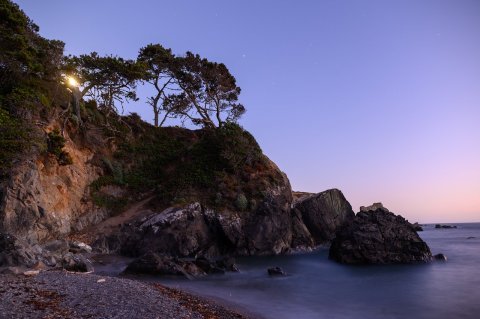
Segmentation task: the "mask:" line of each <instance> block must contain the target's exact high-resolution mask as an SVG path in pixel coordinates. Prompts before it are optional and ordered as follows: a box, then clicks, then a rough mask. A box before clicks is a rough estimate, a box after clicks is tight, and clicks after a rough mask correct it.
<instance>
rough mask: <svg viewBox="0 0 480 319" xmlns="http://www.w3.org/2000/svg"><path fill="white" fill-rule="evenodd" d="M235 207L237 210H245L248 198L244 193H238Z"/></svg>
mask: <svg viewBox="0 0 480 319" xmlns="http://www.w3.org/2000/svg"><path fill="white" fill-rule="evenodd" d="M235 207H237V209H238V210H239V211H245V210H247V208H248V200H247V197H245V195H244V194H238V195H237V199H236V200H235Z"/></svg>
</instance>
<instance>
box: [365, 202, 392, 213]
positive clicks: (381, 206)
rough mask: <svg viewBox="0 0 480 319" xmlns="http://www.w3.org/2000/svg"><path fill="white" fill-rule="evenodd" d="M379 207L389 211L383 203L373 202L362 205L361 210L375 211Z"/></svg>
mask: <svg viewBox="0 0 480 319" xmlns="http://www.w3.org/2000/svg"><path fill="white" fill-rule="evenodd" d="M377 209H381V210H383V211H386V212H388V211H389V210H388V209H387V208H385V207H384V206H383V204H382V203H373V204H372V205H370V206H360V211H361V212H368V211H371V210H373V211H374V210H377Z"/></svg>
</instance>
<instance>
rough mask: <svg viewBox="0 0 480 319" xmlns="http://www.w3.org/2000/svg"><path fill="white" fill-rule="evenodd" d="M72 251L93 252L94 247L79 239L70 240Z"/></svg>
mask: <svg viewBox="0 0 480 319" xmlns="http://www.w3.org/2000/svg"><path fill="white" fill-rule="evenodd" d="M69 250H70V251H71V252H73V253H87V254H89V253H91V252H92V247H90V246H89V245H87V244H85V243H82V242H79V241H73V242H70V249H69Z"/></svg>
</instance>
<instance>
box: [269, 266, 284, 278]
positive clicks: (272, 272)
mask: <svg viewBox="0 0 480 319" xmlns="http://www.w3.org/2000/svg"><path fill="white" fill-rule="evenodd" d="M267 273H268V275H269V276H286V275H287V273H286V272H285V271H283V269H282V268H280V267H278V266H277V267H271V268H268V269H267Z"/></svg>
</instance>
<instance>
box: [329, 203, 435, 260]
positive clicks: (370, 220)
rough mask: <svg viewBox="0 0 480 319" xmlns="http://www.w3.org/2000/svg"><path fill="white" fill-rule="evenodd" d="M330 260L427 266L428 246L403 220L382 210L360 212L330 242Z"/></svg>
mask: <svg viewBox="0 0 480 319" xmlns="http://www.w3.org/2000/svg"><path fill="white" fill-rule="evenodd" d="M329 257H330V258H331V259H333V260H336V261H338V262H341V263H346V264H393V263H412V262H427V261H430V260H431V259H432V254H431V252H430V249H429V247H428V246H427V244H426V243H425V242H424V241H423V240H422V239H421V238H420V237H419V236H418V234H417V233H416V232H415V231H414V230H413V228H412V226H411V224H410V223H409V222H408V221H406V220H405V219H404V218H403V217H401V216H399V215H398V216H397V215H394V214H393V213H390V212H388V211H387V210H386V209H385V208H377V209H376V210H373V211H372V210H369V211H361V212H359V213H358V214H357V215H356V216H355V218H354V219H353V221H352V222H351V223H349V224H347V225H345V227H343V228H342V229H341V230H340V231H339V232H338V233H337V237H336V238H335V239H334V240H333V242H332V245H331V247H330V253H329Z"/></svg>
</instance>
